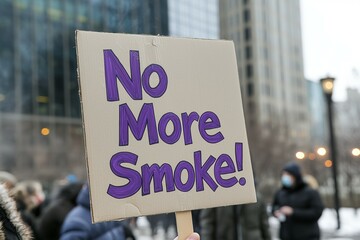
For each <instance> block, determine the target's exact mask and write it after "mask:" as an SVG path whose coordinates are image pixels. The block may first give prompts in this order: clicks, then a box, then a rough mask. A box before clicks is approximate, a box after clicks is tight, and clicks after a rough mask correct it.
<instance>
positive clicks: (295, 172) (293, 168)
mask: <svg viewBox="0 0 360 240" xmlns="http://www.w3.org/2000/svg"><path fill="white" fill-rule="evenodd" d="M283 171H285V172H287V173H289V174H290V175H292V176H294V177H295V179H296V183H297V184H299V183H302V182H303V179H302V174H301V170H300V166H299V165H297V164H296V163H293V162H291V163H288V164H286V165H285V167H284V168H283Z"/></svg>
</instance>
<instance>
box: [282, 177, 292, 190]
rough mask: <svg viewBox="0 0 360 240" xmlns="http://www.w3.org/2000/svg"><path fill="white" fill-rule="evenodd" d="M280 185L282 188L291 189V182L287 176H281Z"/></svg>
mask: <svg viewBox="0 0 360 240" xmlns="http://www.w3.org/2000/svg"><path fill="white" fill-rule="evenodd" d="M281 183H282V185H283V186H284V187H288V188H289V187H291V186H292V185H293V181H292V179H291V177H290V176H289V175H283V176H282V177H281Z"/></svg>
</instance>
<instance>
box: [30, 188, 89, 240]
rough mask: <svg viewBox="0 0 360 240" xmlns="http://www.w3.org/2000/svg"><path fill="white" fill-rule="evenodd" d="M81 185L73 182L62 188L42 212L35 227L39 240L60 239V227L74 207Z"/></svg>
mask: <svg viewBox="0 0 360 240" xmlns="http://www.w3.org/2000/svg"><path fill="white" fill-rule="evenodd" d="M82 185H83V184H82V183H80V182H78V183H76V182H74V183H69V184H67V185H65V186H62V187H61V189H60V190H59V192H58V194H57V195H56V196H54V199H53V200H52V201H51V202H50V203H49V205H48V206H47V207H46V208H45V209H44V210H43V213H42V215H41V216H40V218H39V220H38V225H37V228H38V233H39V237H40V239H43V240H48V239H59V238H60V230H61V226H62V224H63V222H64V220H65V218H66V216H67V214H68V213H69V212H70V211H71V210H72V209H73V208H74V207H75V206H76V198H77V196H78V194H79V192H80V190H81V189H82Z"/></svg>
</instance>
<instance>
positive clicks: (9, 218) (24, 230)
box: [0, 184, 31, 240]
mask: <svg viewBox="0 0 360 240" xmlns="http://www.w3.org/2000/svg"><path fill="white" fill-rule="evenodd" d="M0 239H7V240H30V239H31V233H30V230H29V229H28V227H27V226H26V225H25V224H24V223H23V222H22V220H21V217H20V215H19V213H18V211H17V209H16V205H15V202H14V201H13V199H12V198H10V197H9V195H8V192H7V190H6V189H5V187H3V186H2V184H0Z"/></svg>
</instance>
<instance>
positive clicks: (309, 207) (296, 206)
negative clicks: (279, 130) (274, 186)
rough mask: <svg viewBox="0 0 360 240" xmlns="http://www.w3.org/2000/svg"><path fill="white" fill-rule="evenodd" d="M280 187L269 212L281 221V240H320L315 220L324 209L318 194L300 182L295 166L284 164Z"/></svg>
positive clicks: (298, 172) (299, 175)
mask: <svg viewBox="0 0 360 240" xmlns="http://www.w3.org/2000/svg"><path fill="white" fill-rule="evenodd" d="M281 183H282V188H281V189H280V190H278V191H277V192H276V194H275V196H274V201H273V206H272V212H273V215H274V216H275V217H276V218H278V219H279V221H280V232H279V235H280V239H282V240H316V239H320V229H319V225H318V223H317V221H318V220H319V218H320V216H321V214H322V211H323V209H324V206H323V203H322V201H321V198H320V195H319V193H318V192H317V191H316V190H315V189H313V188H311V187H309V186H308V185H307V184H306V183H305V182H304V180H303V177H302V174H301V170H300V167H299V166H298V165H297V164H296V163H288V164H287V165H285V167H284V168H283V171H282V176H281Z"/></svg>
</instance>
